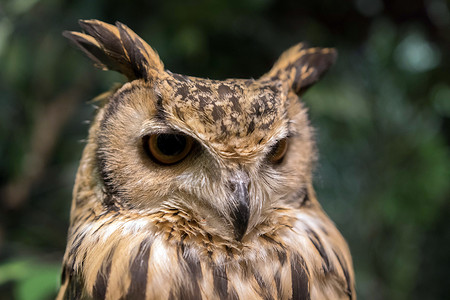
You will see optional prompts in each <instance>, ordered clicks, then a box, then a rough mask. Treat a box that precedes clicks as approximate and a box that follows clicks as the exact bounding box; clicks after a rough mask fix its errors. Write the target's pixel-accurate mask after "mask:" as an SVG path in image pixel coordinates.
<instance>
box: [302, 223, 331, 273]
mask: <svg viewBox="0 0 450 300" xmlns="http://www.w3.org/2000/svg"><path fill="white" fill-rule="evenodd" d="M306 232H307V233H308V238H309V240H310V241H311V243H313V245H314V247H316V249H317V251H318V252H319V254H320V257H322V260H323V262H324V265H325V268H324V271H325V272H330V271H331V264H330V260H329V258H328V255H327V253H326V251H325V248H324V247H323V244H322V241H321V240H320V238H319V236H318V235H317V233H316V232H315V231H314V230H312V229H311V228H308V229H307V230H306ZM311 236H312V237H311Z"/></svg>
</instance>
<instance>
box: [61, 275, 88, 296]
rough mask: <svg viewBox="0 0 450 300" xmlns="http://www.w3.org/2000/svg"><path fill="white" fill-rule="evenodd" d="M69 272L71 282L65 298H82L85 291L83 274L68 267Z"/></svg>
mask: <svg viewBox="0 0 450 300" xmlns="http://www.w3.org/2000/svg"><path fill="white" fill-rule="evenodd" d="M67 271H68V273H69V284H68V286H67V288H66V291H65V293H64V296H63V299H65V300H79V299H82V293H83V291H84V282H83V280H82V279H81V276H79V275H78V274H75V272H74V271H73V270H72V269H69V268H67Z"/></svg>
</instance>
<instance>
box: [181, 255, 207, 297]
mask: <svg viewBox="0 0 450 300" xmlns="http://www.w3.org/2000/svg"><path fill="white" fill-rule="evenodd" d="M184 250H185V247H180V251H179V254H178V259H179V260H184V262H185V263H186V266H187V268H186V274H185V276H184V278H185V279H186V282H189V286H184V285H181V286H180V287H179V291H178V293H175V294H178V296H179V297H178V298H177V299H180V300H199V299H202V295H201V293H200V286H199V285H198V283H199V281H200V280H201V278H202V269H201V266H200V260H199V259H198V257H197V256H194V254H192V253H189V254H188V255H186V252H185V251H184ZM180 252H181V253H180ZM180 254H181V255H180ZM189 279H190V280H189Z"/></svg>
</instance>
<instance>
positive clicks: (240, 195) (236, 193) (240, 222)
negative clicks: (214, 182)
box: [229, 177, 250, 241]
mask: <svg viewBox="0 0 450 300" xmlns="http://www.w3.org/2000/svg"><path fill="white" fill-rule="evenodd" d="M248 185H249V179H248V177H247V178H244V179H242V178H239V179H236V180H230V182H229V187H230V189H231V192H232V195H233V198H234V201H235V206H234V207H233V210H232V212H231V217H232V222H233V227H234V236H235V238H236V240H237V241H240V240H242V238H243V237H244V234H245V232H246V231H247V226H248V220H249V218H250V207H249V203H250V201H249V197H248Z"/></svg>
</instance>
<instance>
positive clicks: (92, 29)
mask: <svg viewBox="0 0 450 300" xmlns="http://www.w3.org/2000/svg"><path fill="white" fill-rule="evenodd" d="M79 23H80V26H81V28H82V29H83V30H84V31H85V32H86V33H81V32H74V31H65V32H64V33H63V35H64V36H65V37H66V38H68V39H70V40H71V41H72V42H74V43H75V44H76V45H77V46H78V47H79V48H80V49H81V50H83V52H84V53H86V55H87V56H88V57H89V58H90V59H92V60H93V61H94V63H95V65H96V66H97V67H99V68H101V69H103V70H114V71H118V72H120V73H122V74H124V75H125V76H126V77H127V78H128V79H129V80H134V79H137V78H144V79H149V78H152V77H153V75H154V73H155V71H156V72H161V71H164V65H163V63H162V62H161V60H160V58H159V56H158V54H157V53H156V51H155V50H153V49H152V48H151V47H150V46H149V45H148V44H147V43H146V42H145V41H144V40H143V39H141V38H140V37H139V36H138V35H137V34H136V33H134V32H133V31H132V30H131V29H130V28H128V27H127V26H125V25H123V24H122V23H119V22H117V23H116V26H114V25H111V24H107V23H104V22H101V21H98V20H80V22H79Z"/></svg>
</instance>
